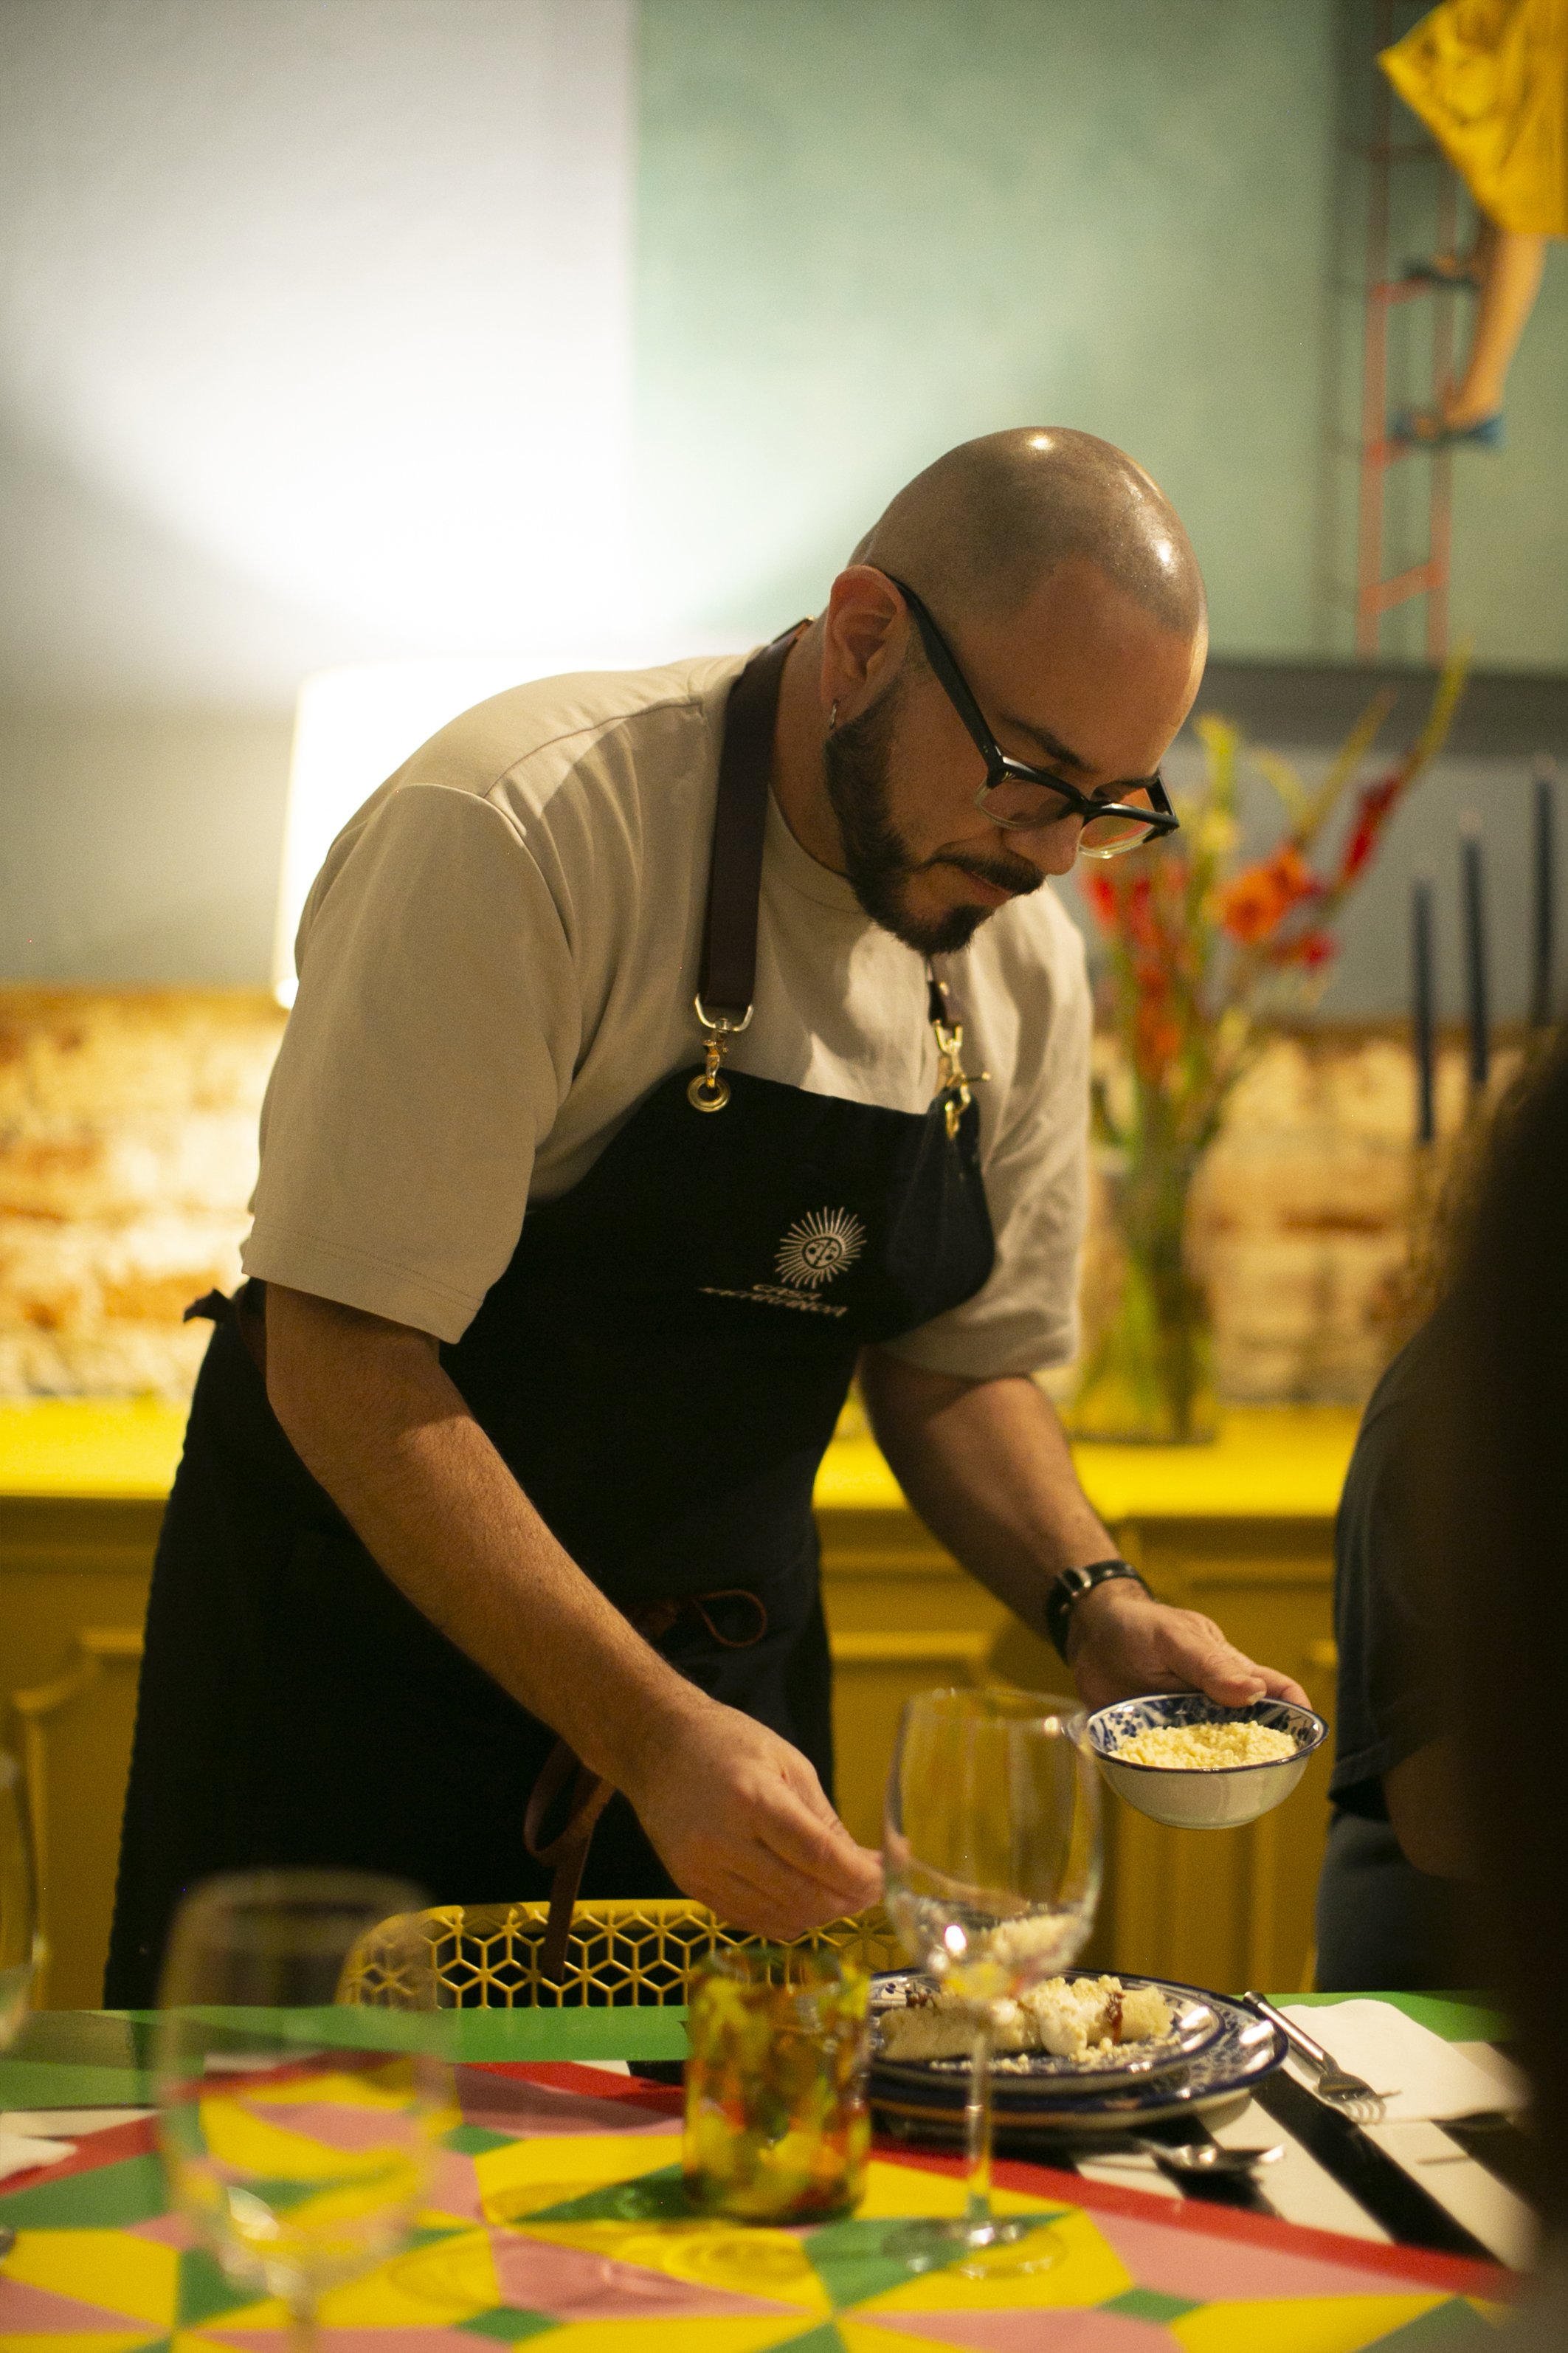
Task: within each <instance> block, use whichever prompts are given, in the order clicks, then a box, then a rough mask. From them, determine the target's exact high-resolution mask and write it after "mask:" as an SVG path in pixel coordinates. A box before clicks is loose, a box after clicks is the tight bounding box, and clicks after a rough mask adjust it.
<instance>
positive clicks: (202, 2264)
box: [178, 2247, 259, 2328]
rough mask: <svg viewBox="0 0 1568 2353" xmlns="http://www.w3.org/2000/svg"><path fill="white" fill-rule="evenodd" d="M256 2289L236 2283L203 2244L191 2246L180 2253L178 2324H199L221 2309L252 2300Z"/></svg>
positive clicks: (193, 2325)
mask: <svg viewBox="0 0 1568 2353" xmlns="http://www.w3.org/2000/svg"><path fill="white" fill-rule="evenodd" d="M258 2293H259V2291H258V2289H257V2288H255V2287H237V2286H236V2284H235V2283H234V2281H233V2280H231V2279H229V2278H228V2277H227V2276H226V2274H225V2271H224V2268H223V2265H222V2264H221V2263H219V2262H218V2259H217V2257H216V2255H213V2254H209V2253H207V2250H206V2249H205V2247H194V2248H192V2249H190V2250H189V2251H188V2252H187V2253H184V2254H183V2255H182V2256H181V2257H180V2303H179V2320H178V2325H179V2327H182V2328H199V2327H201V2324H202V2322H203V2321H204V2320H212V2319H215V2318H216V2316H217V2315H218V2314H219V2313H220V2312H234V2311H237V2309H238V2307H239V2306H241V2305H246V2304H254V2303H255V2302H256V2299H257V2296H258Z"/></svg>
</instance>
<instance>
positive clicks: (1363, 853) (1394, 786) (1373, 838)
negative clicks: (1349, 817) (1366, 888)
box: [1337, 768, 1407, 890]
mask: <svg viewBox="0 0 1568 2353" xmlns="http://www.w3.org/2000/svg"><path fill="white" fill-rule="evenodd" d="M1406 781H1407V778H1406V775H1405V770H1404V769H1403V768H1394V769H1391V770H1390V772H1389V774H1388V775H1387V776H1384V777H1383V778H1382V779H1381V780H1380V782H1379V783H1377V784H1375V785H1363V787H1362V789H1361V791H1360V793H1359V794H1358V795H1357V796H1356V812H1355V818H1354V820H1353V822H1352V826H1351V828H1350V831H1349V833H1348V834H1347V835H1346V836H1345V846H1344V848H1343V849H1342V851H1341V853H1340V871H1339V877H1338V886H1337V887H1338V888H1339V889H1340V890H1343V889H1345V887H1346V885H1347V884H1349V883H1352V882H1353V881H1355V879H1356V877H1357V875H1358V874H1359V873H1360V872H1361V871H1362V869H1363V866H1365V865H1366V864H1367V863H1368V861H1369V860H1371V858H1372V856H1373V852H1374V851H1375V849H1376V848H1377V845H1378V842H1379V841H1380V839H1382V836H1383V828H1384V826H1385V825H1386V824H1387V823H1388V820H1389V818H1390V816H1391V814H1392V813H1393V809H1394V802H1395V801H1396V800H1397V799H1398V798H1399V796H1400V794H1401V792H1402V791H1403V790H1404V788H1405V783H1406Z"/></svg>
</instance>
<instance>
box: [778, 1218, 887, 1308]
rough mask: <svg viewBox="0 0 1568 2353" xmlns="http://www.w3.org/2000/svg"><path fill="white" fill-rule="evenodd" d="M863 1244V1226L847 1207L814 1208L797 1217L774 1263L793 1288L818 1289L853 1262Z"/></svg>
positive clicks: (780, 1275)
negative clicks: (807, 1214)
mask: <svg viewBox="0 0 1568 2353" xmlns="http://www.w3.org/2000/svg"><path fill="white" fill-rule="evenodd" d="M865 1247H866V1229H865V1227H864V1226H863V1225H862V1224H861V1223H860V1220H859V1219H858V1218H856V1217H851V1215H850V1213H849V1211H848V1210H847V1209H813V1211H812V1213H811V1215H810V1216H809V1217H808V1218H797V1219H796V1220H795V1224H794V1225H793V1226H792V1227H791V1228H790V1229H789V1231H788V1233H787V1234H785V1236H784V1240H783V1241H782V1242H780V1244H779V1247H778V1255H777V1257H776V1258H775V1259H774V1261H773V1264H774V1266H775V1267H776V1268H777V1269H778V1272H779V1277H780V1280H781V1281H782V1282H787V1283H788V1284H789V1285H790V1286H791V1288H792V1289H794V1290H795V1291H817V1290H820V1289H821V1287H822V1285H823V1284H824V1283H825V1282H832V1280H833V1278H834V1276H835V1275H836V1274H842V1273H843V1271H844V1270H845V1268H846V1267H847V1266H853V1265H854V1263H855V1261H856V1260H857V1259H858V1257H859V1255H860V1253H861V1251H862V1250H864V1249H865Z"/></svg>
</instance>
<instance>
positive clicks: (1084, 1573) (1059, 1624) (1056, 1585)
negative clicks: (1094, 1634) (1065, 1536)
mask: <svg viewBox="0 0 1568 2353" xmlns="http://www.w3.org/2000/svg"><path fill="white" fill-rule="evenodd" d="M1112 1577H1131V1579H1132V1582H1133V1584H1134V1585H1143V1579H1142V1577H1140V1576H1139V1574H1138V1571H1137V1570H1136V1569H1135V1568H1134V1567H1132V1566H1131V1562H1129V1561H1125V1560H1091V1561H1090V1562H1089V1567H1087V1568H1064V1569H1063V1571H1062V1573H1061V1575H1060V1576H1059V1577H1056V1578H1054V1579H1053V1581H1052V1583H1051V1585H1050V1586H1049V1588H1047V1593H1046V1631H1047V1634H1048V1635H1049V1636H1050V1638H1051V1646H1052V1648H1053V1649H1054V1650H1055V1651H1056V1653H1057V1656H1058V1658H1059V1659H1060V1660H1061V1662H1062V1664H1063V1665H1064V1666H1066V1664H1067V1656H1068V1626H1069V1624H1070V1623H1071V1621H1072V1613H1073V1611H1074V1609H1076V1608H1077V1606H1078V1604H1079V1602H1080V1601H1081V1600H1082V1599H1083V1597H1084V1595H1085V1594H1086V1593H1092V1592H1093V1591H1094V1588H1095V1587H1096V1586H1097V1585H1109V1584H1110V1580H1111V1578H1112ZM1143 1590H1144V1592H1145V1593H1147V1592H1148V1590H1149V1588H1148V1587H1147V1586H1146V1585H1143Z"/></svg>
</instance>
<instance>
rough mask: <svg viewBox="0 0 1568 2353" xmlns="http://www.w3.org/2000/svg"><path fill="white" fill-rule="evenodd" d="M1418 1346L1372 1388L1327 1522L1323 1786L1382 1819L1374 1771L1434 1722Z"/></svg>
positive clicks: (1431, 1729) (1409, 1752)
mask: <svg viewBox="0 0 1568 2353" xmlns="http://www.w3.org/2000/svg"><path fill="white" fill-rule="evenodd" d="M1425 1355H1426V1345H1425V1339H1424V1335H1421V1334H1418V1335H1416V1338H1415V1341H1413V1342H1412V1343H1411V1344H1410V1345H1409V1346H1408V1347H1407V1348H1406V1349H1405V1353H1404V1354H1403V1355H1402V1356H1397V1357H1395V1359H1394V1363H1393V1365H1392V1366H1390V1367H1389V1369H1388V1371H1387V1372H1386V1373H1385V1374H1384V1377H1383V1380H1382V1382H1381V1383H1380V1384H1379V1387H1378V1388H1377V1389H1376V1390H1375V1391H1374V1393H1373V1398H1372V1400H1371V1402H1370V1404H1369V1405H1368V1407H1367V1410H1366V1414H1365V1416H1364V1418H1363V1422H1362V1427H1361V1431H1360V1434H1359V1435H1358V1437H1357V1440H1356V1444H1355V1451H1354V1452H1353V1454H1352V1457H1351V1465H1350V1469H1349V1472H1347V1473H1346V1477H1345V1485H1344V1493H1343V1495H1342V1498H1341V1502H1340V1508H1339V1513H1338V1515H1337V1517H1336V1519H1335V1522H1334V1636H1335V1642H1336V1645H1337V1648H1338V1651H1339V1675H1338V1690H1337V1694H1336V1700H1335V1710H1334V1715H1335V1727H1334V1729H1335V1757H1334V1765H1333V1771H1332V1774H1331V1778H1330V1782H1329V1794H1330V1796H1331V1799H1333V1801H1334V1803H1335V1804H1336V1805H1340V1806H1342V1807H1343V1808H1344V1809H1345V1810H1347V1811H1348V1812H1352V1813H1360V1814H1367V1815H1370V1816H1372V1817H1373V1818H1374V1819H1376V1820H1386V1819H1387V1809H1386V1806H1385V1804H1384V1798H1383V1792H1382V1789H1381V1787H1380V1786H1379V1785H1380V1784H1381V1782H1382V1778H1383V1776H1384V1774H1385V1773H1388V1772H1391V1771H1392V1770H1393V1768H1394V1766H1395V1765H1400V1764H1403V1763H1404V1761H1405V1758H1406V1757H1413V1756H1414V1755H1415V1751H1416V1750H1417V1749H1418V1748H1422V1747H1425V1746H1426V1743H1427V1742H1428V1741H1429V1740H1433V1739H1436V1736H1437V1733H1438V1731H1439V1729H1440V1725H1439V1721H1438V1718H1439V1713H1440V1711H1439V1709H1438V1706H1437V1703H1436V1696H1435V1690H1434V1683H1433V1678H1432V1675H1431V1673H1430V1671H1429V1664H1428V1655H1427V1654H1428V1651H1429V1641H1428V1637H1427V1631H1426V1615H1427V1611H1426V1607H1425V1605H1424V1599H1423V1595H1422V1591H1421V1577H1420V1564H1419V1560H1418V1556H1417V1551H1416V1547H1415V1545H1414V1543H1413V1541H1412V1536H1411V1522H1412V1516H1413V1515H1412V1513H1411V1510H1410V1506H1409V1501H1408V1490H1407V1486H1406V1479H1407V1475H1408V1473H1407V1471H1406V1459H1407V1452H1408V1441H1409V1437H1410V1430H1411V1424H1412V1413H1413V1409H1414V1407H1415V1399H1416V1398H1417V1396H1418V1391H1419V1373H1420V1367H1421V1365H1422V1362H1423V1360H1424V1357H1425Z"/></svg>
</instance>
